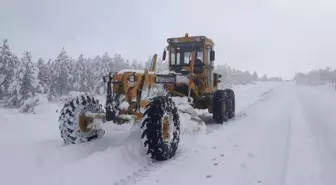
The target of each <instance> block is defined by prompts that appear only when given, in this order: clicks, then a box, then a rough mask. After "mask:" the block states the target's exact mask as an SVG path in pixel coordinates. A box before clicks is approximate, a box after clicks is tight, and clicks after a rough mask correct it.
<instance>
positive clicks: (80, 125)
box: [58, 95, 105, 144]
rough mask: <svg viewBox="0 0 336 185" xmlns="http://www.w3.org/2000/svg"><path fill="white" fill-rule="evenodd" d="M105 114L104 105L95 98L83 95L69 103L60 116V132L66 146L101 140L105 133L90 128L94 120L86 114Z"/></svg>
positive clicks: (101, 130)
mask: <svg viewBox="0 0 336 185" xmlns="http://www.w3.org/2000/svg"><path fill="white" fill-rule="evenodd" d="M88 112H90V113H94V114H104V109H103V107H102V105H101V104H100V103H99V101H98V100H96V99H95V98H94V97H91V96H86V95H82V96H79V97H76V98H74V99H73V100H70V101H69V102H67V103H66V104H65V105H64V107H63V109H62V110H61V113H60V116H59V120H58V123H59V130H60V134H61V137H62V139H63V141H64V143H65V144H77V143H85V142H89V141H91V140H94V139H98V138H101V137H102V136H103V135H104V134H105V131H104V130H103V129H101V128H100V127H98V128H88V125H89V124H92V122H93V119H88V118H89V117H85V114H86V113H88Z"/></svg>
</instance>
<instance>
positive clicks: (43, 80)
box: [37, 58, 51, 94]
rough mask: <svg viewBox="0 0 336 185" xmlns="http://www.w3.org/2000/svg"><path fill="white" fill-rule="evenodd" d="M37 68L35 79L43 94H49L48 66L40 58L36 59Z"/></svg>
mask: <svg viewBox="0 0 336 185" xmlns="http://www.w3.org/2000/svg"><path fill="white" fill-rule="evenodd" d="M37 68H38V69H39V73H38V75H37V79H38V80H39V81H40V84H41V87H42V93H43V94H49V91H50V89H49V86H50V77H51V76H50V68H49V67H48V64H46V63H45V61H44V60H43V59H42V58H40V59H38V61H37Z"/></svg>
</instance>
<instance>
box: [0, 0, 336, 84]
mask: <svg viewBox="0 0 336 185" xmlns="http://www.w3.org/2000/svg"><path fill="white" fill-rule="evenodd" d="M0 25H1V26H0V39H1V40H2V39H5V38H8V39H9V44H10V47H11V49H12V50H13V51H14V52H15V53H16V54H17V55H19V54H21V53H22V52H24V51H30V52H31V53H32V55H33V57H34V58H38V57H43V58H45V59H48V58H52V59H55V58H56V57H57V55H58V53H59V52H60V50H61V48H62V47H63V46H64V47H65V49H66V50H67V51H68V53H69V54H70V55H71V56H72V57H78V56H79V54H80V53H83V54H84V55H86V56H95V55H97V54H102V53H104V52H108V53H110V54H113V53H116V52H118V53H121V54H122V55H123V56H125V58H127V59H130V60H132V59H133V58H134V59H137V60H146V59H148V56H150V55H152V54H154V53H158V54H160V55H161V53H162V50H163V48H164V46H165V45H166V44H167V43H166V38H167V37H174V36H184V34H185V33H186V32H188V33H189V35H205V36H208V37H210V38H212V39H213V40H214V42H215V44H216V46H215V48H216V63H218V64H224V63H227V64H229V65H231V66H233V67H236V68H239V69H242V70H250V71H253V70H256V71H258V72H259V73H261V74H263V73H266V74H268V75H272V76H282V77H284V78H291V77H292V76H293V74H294V72H296V71H307V70H310V69H313V68H319V67H321V68H324V67H325V66H327V65H328V66H331V67H334V68H336V1H335V0H207V1H204V0H169V1H161V0H95V1H89V0H0Z"/></svg>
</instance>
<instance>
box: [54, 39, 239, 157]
mask: <svg viewBox="0 0 336 185" xmlns="http://www.w3.org/2000/svg"><path fill="white" fill-rule="evenodd" d="M167 42H168V46H167V47H166V48H165V49H164V52H163V56H162V59H163V60H166V59H167V61H168V63H169V70H168V71H166V72H162V73H157V72H155V68H156V60H157V55H156V54H155V55H154V56H153V60H152V65H151V67H150V69H147V70H135V69H125V70H121V71H118V72H116V73H110V74H109V75H107V76H104V77H103V80H104V82H105V83H106V84H107V95H106V104H105V109H104V108H103V106H102V105H101V104H100V103H99V101H98V100H96V99H95V98H94V97H91V96H87V95H83V96H78V97H76V98H75V99H73V100H70V101H69V102H67V103H66V104H65V105H64V107H63V109H62V110H61V113H60V114H61V115H60V117H59V129H60V132H61V137H62V138H63V140H64V142H65V143H66V144H75V143H81V142H88V141H91V140H93V139H96V138H100V137H102V136H103V135H104V133H105V131H104V130H103V129H101V128H100V127H99V124H96V123H97V122H99V121H101V120H103V122H113V123H114V124H127V123H130V122H134V123H137V122H139V124H141V126H140V128H141V140H142V142H143V146H144V148H145V150H146V152H147V154H149V155H151V158H153V159H155V160H159V161H161V160H167V159H170V158H171V157H173V156H174V155H175V153H176V151H177V148H178V144H179V140H180V114H179V112H178V106H177V104H176V102H175V101H174V98H175V97H187V101H188V102H187V103H188V104H189V105H191V107H192V108H194V109H207V110H208V112H209V113H212V115H213V120H214V121H215V122H216V123H223V122H226V121H228V119H231V118H233V117H234V116H235V94H234V92H233V90H232V89H218V83H219V82H220V77H221V75H220V74H217V73H214V60H215V51H214V43H213V41H212V40H211V39H209V38H207V37H205V36H189V35H188V34H186V35H185V36H184V37H177V38H168V39H167ZM157 87H161V91H158V90H157V89H160V88H157ZM155 92H156V93H155Z"/></svg>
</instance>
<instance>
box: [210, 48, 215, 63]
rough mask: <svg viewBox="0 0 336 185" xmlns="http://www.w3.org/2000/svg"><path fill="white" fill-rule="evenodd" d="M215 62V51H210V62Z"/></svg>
mask: <svg viewBox="0 0 336 185" xmlns="http://www.w3.org/2000/svg"><path fill="white" fill-rule="evenodd" d="M214 60H215V51H214V50H211V51H210V61H214Z"/></svg>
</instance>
